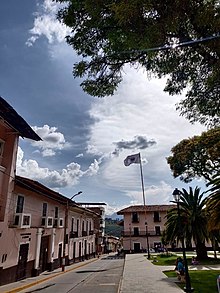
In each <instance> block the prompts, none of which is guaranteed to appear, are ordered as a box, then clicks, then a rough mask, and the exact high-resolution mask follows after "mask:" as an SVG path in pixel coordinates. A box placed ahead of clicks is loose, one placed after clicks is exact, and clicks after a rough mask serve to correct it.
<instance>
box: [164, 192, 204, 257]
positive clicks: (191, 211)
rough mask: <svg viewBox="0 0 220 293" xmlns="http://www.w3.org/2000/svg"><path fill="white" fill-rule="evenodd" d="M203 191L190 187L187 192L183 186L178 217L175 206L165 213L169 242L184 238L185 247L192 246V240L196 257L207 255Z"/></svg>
mask: <svg viewBox="0 0 220 293" xmlns="http://www.w3.org/2000/svg"><path fill="white" fill-rule="evenodd" d="M203 195H204V193H200V188H199V187H196V188H195V190H193V189H192V187H190V188H189V192H187V191H186V190H185V189H184V188H183V189H182V191H181V196H180V202H179V208H180V218H178V211H177V208H173V209H172V210H170V211H169V212H168V214H167V221H166V224H165V225H166V232H167V238H168V239H169V241H170V242H174V241H175V239H177V242H178V241H179V240H180V239H182V238H184V239H185V243H186V247H188V248H189V247H191V246H192V241H193V242H194V243H195V245H196V252H197V258H198V259H200V260H201V259H205V258H207V257H208V255H207V250H206V246H205V241H208V230H207V222H208V217H207V213H206V209H205V205H206V199H202V198H203Z"/></svg>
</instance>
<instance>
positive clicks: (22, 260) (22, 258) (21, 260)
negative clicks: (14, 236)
mask: <svg viewBox="0 0 220 293" xmlns="http://www.w3.org/2000/svg"><path fill="white" fill-rule="evenodd" d="M28 250H29V243H26V244H21V245H20V250H19V257H18V266H17V277H16V279H17V281H18V280H22V279H24V278H25V277H26V267H27V260H28Z"/></svg>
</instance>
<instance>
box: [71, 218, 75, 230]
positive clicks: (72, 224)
mask: <svg viewBox="0 0 220 293" xmlns="http://www.w3.org/2000/svg"><path fill="white" fill-rule="evenodd" d="M73 230H74V218H72V221H71V231H73Z"/></svg>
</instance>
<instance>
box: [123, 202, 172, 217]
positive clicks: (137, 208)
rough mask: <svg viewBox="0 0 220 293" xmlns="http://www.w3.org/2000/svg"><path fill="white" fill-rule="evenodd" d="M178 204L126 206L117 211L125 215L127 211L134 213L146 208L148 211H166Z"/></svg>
mask: <svg viewBox="0 0 220 293" xmlns="http://www.w3.org/2000/svg"><path fill="white" fill-rule="evenodd" d="M175 207H176V205H171V204H170V205H146V206H144V205H135V206H130V207H127V208H124V209H122V210H120V211H118V212H117V214H118V215H123V214H125V213H133V212H144V211H145V209H146V211H147V212H164V211H165V212H166V211H168V210H170V209H172V208H175Z"/></svg>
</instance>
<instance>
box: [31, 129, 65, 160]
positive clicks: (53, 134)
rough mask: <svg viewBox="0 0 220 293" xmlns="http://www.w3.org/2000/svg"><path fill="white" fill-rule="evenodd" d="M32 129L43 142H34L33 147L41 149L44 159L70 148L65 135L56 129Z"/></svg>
mask: <svg viewBox="0 0 220 293" xmlns="http://www.w3.org/2000/svg"><path fill="white" fill-rule="evenodd" d="M32 128H33V130H34V131H35V132H36V133H37V134H38V135H39V136H40V138H42V141H34V142H32V145H33V146H34V147H37V148H39V149H40V150H41V154H42V155H43V156H44V157H48V156H54V155H55V154H56V153H57V151H61V150H63V149H64V148H69V147H70V144H69V143H68V142H66V140H65V138H64V135H63V134H62V133H61V132H58V131H57V128H56V127H50V126H48V125H44V126H42V127H38V126H33V127H32Z"/></svg>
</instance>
